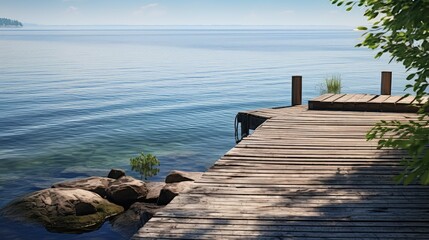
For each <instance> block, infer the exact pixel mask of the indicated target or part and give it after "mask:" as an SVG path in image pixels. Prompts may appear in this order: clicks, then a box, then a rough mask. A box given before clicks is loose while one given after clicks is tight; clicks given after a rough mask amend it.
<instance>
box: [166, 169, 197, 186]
mask: <svg viewBox="0 0 429 240" xmlns="http://www.w3.org/2000/svg"><path fill="white" fill-rule="evenodd" d="M202 175H203V173H202V172H183V171H178V170H173V171H171V172H170V173H169V174H168V175H167V177H166V178H165V182H166V183H177V182H184V181H196V180H198V179H200V178H201V176H202Z"/></svg>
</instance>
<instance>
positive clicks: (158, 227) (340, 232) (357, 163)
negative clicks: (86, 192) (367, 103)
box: [133, 96, 429, 239]
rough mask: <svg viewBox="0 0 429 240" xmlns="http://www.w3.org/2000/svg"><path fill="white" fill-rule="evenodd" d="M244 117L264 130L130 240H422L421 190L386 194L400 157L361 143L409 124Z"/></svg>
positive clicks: (428, 191)
mask: <svg viewBox="0 0 429 240" xmlns="http://www.w3.org/2000/svg"><path fill="white" fill-rule="evenodd" d="M343 97H344V96H341V97H340V98H338V99H341V98H343ZM348 97H350V96H348ZM350 99H352V97H351V98H350ZM372 99H374V98H372ZM319 100H320V99H319ZM322 100H323V99H322ZM349 103H352V104H355V105H358V104H362V102H356V101H355V102H353V101H349V102H348V103H347V104H349ZM337 105H338V104H337ZM342 107H343V106H342ZM244 116H248V117H249V119H250V117H252V118H254V119H257V121H256V120H255V121H256V122H254V125H255V126H254V127H257V125H260V123H262V122H263V121H262V120H264V121H265V122H264V123H263V124H262V125H260V126H259V127H257V129H256V130H255V131H254V133H253V134H251V135H249V136H247V137H245V138H244V139H243V140H242V141H241V142H240V143H239V144H237V145H236V146H235V147H234V148H233V149H231V150H230V151H229V152H227V153H226V154H225V155H224V156H223V157H222V158H221V159H219V160H218V161H217V162H216V163H215V164H214V166H212V167H211V168H210V169H209V170H208V171H207V172H206V173H205V174H204V175H203V177H202V178H201V179H200V180H199V181H197V182H196V183H195V185H194V188H192V190H190V191H189V192H187V193H184V194H181V195H180V196H178V197H176V198H175V199H174V200H173V201H172V202H171V203H170V204H169V205H168V206H167V207H166V208H165V209H164V210H163V211H162V212H158V213H157V214H156V215H155V216H154V217H153V218H152V219H151V220H150V221H149V222H148V223H147V224H146V225H145V226H144V227H143V228H142V229H140V231H139V232H138V233H137V234H136V235H134V237H133V238H134V239H168V238H175V239H429V188H428V187H426V186H420V185H409V186H403V185H397V184H395V182H394V181H393V180H392V177H393V176H394V175H395V174H398V173H399V172H400V171H401V169H402V167H401V166H400V161H401V159H402V158H403V157H405V156H406V154H405V153H404V152H402V151H399V150H378V149H377V148H376V145H377V143H376V141H372V142H367V141H366V140H365V134H366V133H367V131H368V130H369V129H370V128H371V127H372V126H373V125H374V124H375V123H376V122H378V121H380V120H403V121H407V120H409V119H415V118H416V114H414V113H394V112H363V111H339V110H323V111H322V110H311V109H308V107H307V106H294V107H287V108H277V109H261V110H257V111H251V112H246V113H245V114H244ZM258 119H259V120H258ZM261 119H262V120H261ZM249 121H250V120H249ZM258 121H260V122H259V123H258ZM246 124H247V123H246Z"/></svg>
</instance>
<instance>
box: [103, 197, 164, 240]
mask: <svg viewBox="0 0 429 240" xmlns="http://www.w3.org/2000/svg"><path fill="white" fill-rule="evenodd" d="M161 208H163V206H157V205H156V204H150V203H140V202H138V203H134V204H133V205H131V206H130V208H129V209H128V210H127V211H125V212H124V213H122V214H120V215H118V216H116V217H114V218H112V219H111V220H110V223H111V224H112V228H113V230H115V231H116V232H118V233H120V234H121V235H122V236H124V237H125V238H131V237H132V235H133V234H135V233H136V232H137V231H138V230H139V229H140V228H141V227H143V225H144V224H145V223H146V222H147V221H149V219H151V218H152V216H153V215H154V214H155V213H156V212H157V211H159V209H161Z"/></svg>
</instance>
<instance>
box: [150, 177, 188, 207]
mask: <svg viewBox="0 0 429 240" xmlns="http://www.w3.org/2000/svg"><path fill="white" fill-rule="evenodd" d="M192 186H193V182H190V181H185V182H178V183H169V184H166V185H165V186H164V187H163V188H162V190H161V193H160V194H159V198H158V201H157V204H158V205H167V204H169V203H170V202H171V201H172V200H173V199H174V198H175V197H176V196H177V195H179V194H180V193H184V192H187V191H189V190H190V189H191V188H192Z"/></svg>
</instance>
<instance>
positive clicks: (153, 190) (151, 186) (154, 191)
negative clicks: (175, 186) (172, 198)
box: [144, 182, 165, 203]
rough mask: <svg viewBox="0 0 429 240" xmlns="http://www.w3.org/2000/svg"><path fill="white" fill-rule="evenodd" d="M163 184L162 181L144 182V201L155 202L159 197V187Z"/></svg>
mask: <svg viewBox="0 0 429 240" xmlns="http://www.w3.org/2000/svg"><path fill="white" fill-rule="evenodd" d="M164 186H165V183H163V182H149V183H146V187H147V189H148V193H147V195H146V198H145V200H144V201H145V202H148V203H156V202H157V201H158V198H159V194H160V193H161V189H162V188H163V187H164Z"/></svg>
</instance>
